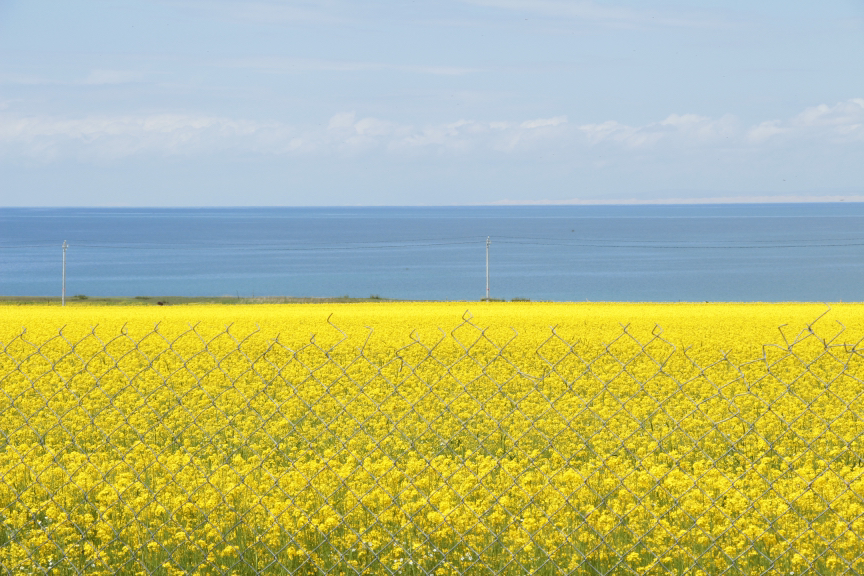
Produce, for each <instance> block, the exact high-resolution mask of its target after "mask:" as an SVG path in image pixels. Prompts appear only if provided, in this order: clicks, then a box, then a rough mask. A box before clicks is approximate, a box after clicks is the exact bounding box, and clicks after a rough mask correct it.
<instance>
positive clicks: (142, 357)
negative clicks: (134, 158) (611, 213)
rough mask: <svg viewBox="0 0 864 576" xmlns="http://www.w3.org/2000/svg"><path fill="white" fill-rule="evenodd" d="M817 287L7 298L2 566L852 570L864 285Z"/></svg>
mask: <svg viewBox="0 0 864 576" xmlns="http://www.w3.org/2000/svg"><path fill="white" fill-rule="evenodd" d="M826 309H827V307H826V306H825V305H822V304H776V305H775V304H666V305H660V304H658V305H652V304H590V303H580V304H537V303H446V304H444V303H442V304H431V303H430V304H427V303H422V304H421V303H418V304H412V303H393V304H387V303H375V304H314V305H313V304H304V305H256V306H245V307H244V306H216V305H203V306H174V307H108V308H97V307H87V306H77V307H67V308H59V307H49V306H33V307H30V306H0V348H2V353H0V567H2V569H3V572H4V573H10V574H28V573H45V574H48V573H50V574H83V573H87V574H115V573H121V574H166V575H167V574H187V573H192V574H304V575H307V574H308V575H312V574H324V573H327V574H352V575H356V574H371V575H379V574H380V575H388V574H405V575H420V574H448V575H455V574H478V575H480V574H484V575H486V574H488V575H491V574H508V575H510V574H512V575H516V574H528V573H531V574H534V573H538V574H550V575H551V574H571V573H578V574H610V573H611V574H634V573H636V574H655V573H656V574H667V573H668V574H683V573H688V574H700V573H705V574H719V573H724V574H762V573H766V572H768V573H783V574H787V575H788V574H800V573H804V572H806V571H808V570H810V571H815V572H817V573H824V574H828V573H832V574H833V573H841V572H846V571H851V572H852V573H856V572H860V571H862V570H864V555H862V550H864V446H862V434H864V360H862V356H861V352H862V350H861V345H859V344H858V342H859V341H860V340H861V339H862V337H864V305H857V304H837V305H833V306H832V308H831V310H830V311H828V312H827V313H826V314H824V315H823V313H825V311H826ZM820 316H821V318H820ZM817 318H819V320H818V322H815V323H813V321H814V320H816V319H817ZM811 324H812V326H811ZM781 325H784V326H783V327H782V329H778V327H780V326H781Z"/></svg>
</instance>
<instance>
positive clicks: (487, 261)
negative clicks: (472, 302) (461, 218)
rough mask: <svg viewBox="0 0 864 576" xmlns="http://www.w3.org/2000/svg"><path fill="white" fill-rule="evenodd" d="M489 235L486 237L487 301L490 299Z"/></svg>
mask: <svg viewBox="0 0 864 576" xmlns="http://www.w3.org/2000/svg"><path fill="white" fill-rule="evenodd" d="M489 244H491V242H490V241H489V236H487V237H486V301H487V302H488V301H489Z"/></svg>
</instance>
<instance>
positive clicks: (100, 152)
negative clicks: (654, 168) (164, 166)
mask: <svg viewBox="0 0 864 576" xmlns="http://www.w3.org/2000/svg"><path fill="white" fill-rule="evenodd" d="M0 110H2V108H0ZM796 142H797V143H800V142H807V143H821V144H826V145H834V146H836V145H840V146H842V145H844V144H849V143H856V142H864V99H862V98H854V99H850V100H847V101H844V102H839V103H836V104H833V105H818V106H813V107H810V108H807V109H805V110H803V111H801V112H800V113H799V114H797V115H795V116H793V117H791V118H787V119H783V120H777V119H774V120H766V121H762V122H758V123H756V124H753V125H743V124H742V122H740V120H739V119H737V118H736V117H735V116H733V115H724V116H721V117H719V118H711V117H707V116H701V115H697V114H670V115H669V116H667V117H666V118H664V119H662V120H659V121H656V122H651V123H648V124H644V125H629V124H625V123H621V122H618V121H615V120H609V121H606V122H601V123H594V124H582V125H573V124H571V123H570V122H569V121H568V118H567V117H566V116H563V115H562V116H554V117H545V118H532V119H526V120H506V121H500V120H499V121H479V120H472V119H464V118H463V119H456V120H453V121H451V122H445V123H439V124H427V125H419V126H415V125H412V124H405V123H400V122H395V121H392V120H388V119H383V118H376V117H368V116H367V117H359V116H357V115H356V114H355V113H353V112H348V113H340V114H335V115H333V116H332V117H331V118H330V119H329V121H328V122H327V123H326V125H324V126H321V127H318V126H314V127H310V126H294V125H289V124H285V123H279V122H272V123H263V122H256V121H251V120H244V119H235V118H229V117H220V116H206V115H194V114H141V115H117V116H109V115H93V116H85V117H80V118H60V117H53V116H16V115H15V114H14V113H13V111H12V108H11V107H7V108H6V109H5V110H2V111H0V156H5V157H14V156H20V155H24V156H28V157H31V158H38V159H42V160H46V161H50V160H52V159H55V158H58V157H64V156H72V157H76V158H79V159H82V158H83V159H87V158H91V159H111V158H121V157H127V156H133V155H136V154H162V155H195V154H198V155H201V154H209V153H214V152H219V151H225V150H231V151H239V152H244V153H249V154H263V155H281V154H298V153H307V154H325V155H326V154H364V153H374V152H375V151H377V152H379V153H397V154H398V153H404V154H418V153H429V152H430V151H431V152H436V153H447V152H453V153H458V154H467V153H483V152H484V151H485V152H487V153H500V154H515V153H522V152H530V151H531V150H535V149H541V150H546V149H549V148H551V149H566V150H574V149H575V150H578V149H583V150H590V149H592V148H596V147H604V148H609V147H611V148H614V149H618V150H619V153H621V154H627V153H628V151H629V152H632V151H637V152H646V151H658V152H662V151H663V150H665V149H679V148H681V147H687V148H688V149H698V148H700V147H702V148H705V147H708V148H710V147H723V148H725V149H729V148H740V149H746V150H751V149H753V148H754V147H755V148H758V147H776V146H783V145H785V144H788V143H796Z"/></svg>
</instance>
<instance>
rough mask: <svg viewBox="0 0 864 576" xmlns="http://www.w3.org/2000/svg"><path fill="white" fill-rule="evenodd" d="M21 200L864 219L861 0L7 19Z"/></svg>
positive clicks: (491, 4)
mask: <svg viewBox="0 0 864 576" xmlns="http://www.w3.org/2000/svg"><path fill="white" fill-rule="evenodd" d="M0 176H2V177H0V205H2V206H59V205H99V206H116V205H130V206H136V205H145V206H146V205H150V206H160V205H161V206H174V205H183V206H196V205H381V204H385V205H393V204H398V205H414V204H481V203H507V202H510V203H536V202H628V201H639V202H646V201H647V202H651V201H669V200H683V201H706V200H710V199H725V200H729V199H733V200H735V199H738V200H748V199H749V200H753V199H757V200H758V199H769V200H770V199H773V200H782V199H795V198H798V199H814V198H829V199H830V198H834V199H838V198H840V197H844V198H846V199H848V200H853V199H856V198H857V199H864V0H854V1H852V0H849V1H839V0H837V1H832V0H829V1H827V2H818V3H817V2H812V1H808V2H802V1H791V2H790V1H784V2H780V1H775V0H767V1H761V2H738V1H731V2H730V1H727V2H719V1H702V2H695V1H683V0H679V1H675V0H670V1H668V2H644V1H643V2H632V1H622V2H580V1H569V0H434V1H433V0H415V1H408V0H402V1H400V2H390V1H384V0H377V1H358V0H353V1H343V0H321V1H315V0H309V1H276V0H247V1H240V0H206V1H203V0H201V1H196V0H146V1H144V0H142V1H134V0H110V1H108V0H75V2H65V1H60V0H53V1H45V0H26V1H25V0H0Z"/></svg>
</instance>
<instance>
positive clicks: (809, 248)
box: [0, 203, 864, 301]
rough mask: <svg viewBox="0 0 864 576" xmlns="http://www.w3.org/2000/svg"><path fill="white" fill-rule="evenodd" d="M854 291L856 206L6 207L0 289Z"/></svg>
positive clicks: (542, 295)
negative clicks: (64, 264) (63, 272)
mask: <svg viewBox="0 0 864 576" xmlns="http://www.w3.org/2000/svg"><path fill="white" fill-rule="evenodd" d="M487 236H489V237H490V239H491V246H490V250H489V254H490V266H489V269H490V295H491V296H492V297H493V298H504V299H512V298H516V297H520V298H530V299H531V300H558V301H569V300H582V301H584V300H586V299H587V300H592V301H600V300H607V301H622V300H633V301H679V300H681V301H705V300H709V301H788V300H798V301H837V300H843V301H861V300H864V204H843V203H836V204H770V205H768V204H763V205H752V204H748V205H744V204H739V205H698V206H693V205H689V206H536V207H515V206H512V207H428V208H414V207H411V208H399V207H392V208H379V207H375V208H217V209H214V208H206V209H146V208H142V209H114V208H111V209H107V208H106V209H94V208H74V209H72V208H62V209H61V208H51V209H36V208H27V209H11V208H3V209H0V295H29V296H59V294H60V290H61V257H62V251H61V244H62V243H63V241H64V240H66V241H67V242H68V244H69V248H68V251H67V255H66V256H67V295H73V294H86V295H88V296H139V295H141V296H165V295H178V296H222V295H239V296H241V297H250V296H253V295H254V296H342V295H350V296H358V297H366V296H369V295H371V294H377V295H380V296H382V297H385V298H404V299H416V300H476V299H479V298H482V297H484V296H485V289H486V269H485V266H486V246H485V244H486V237H487Z"/></svg>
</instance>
